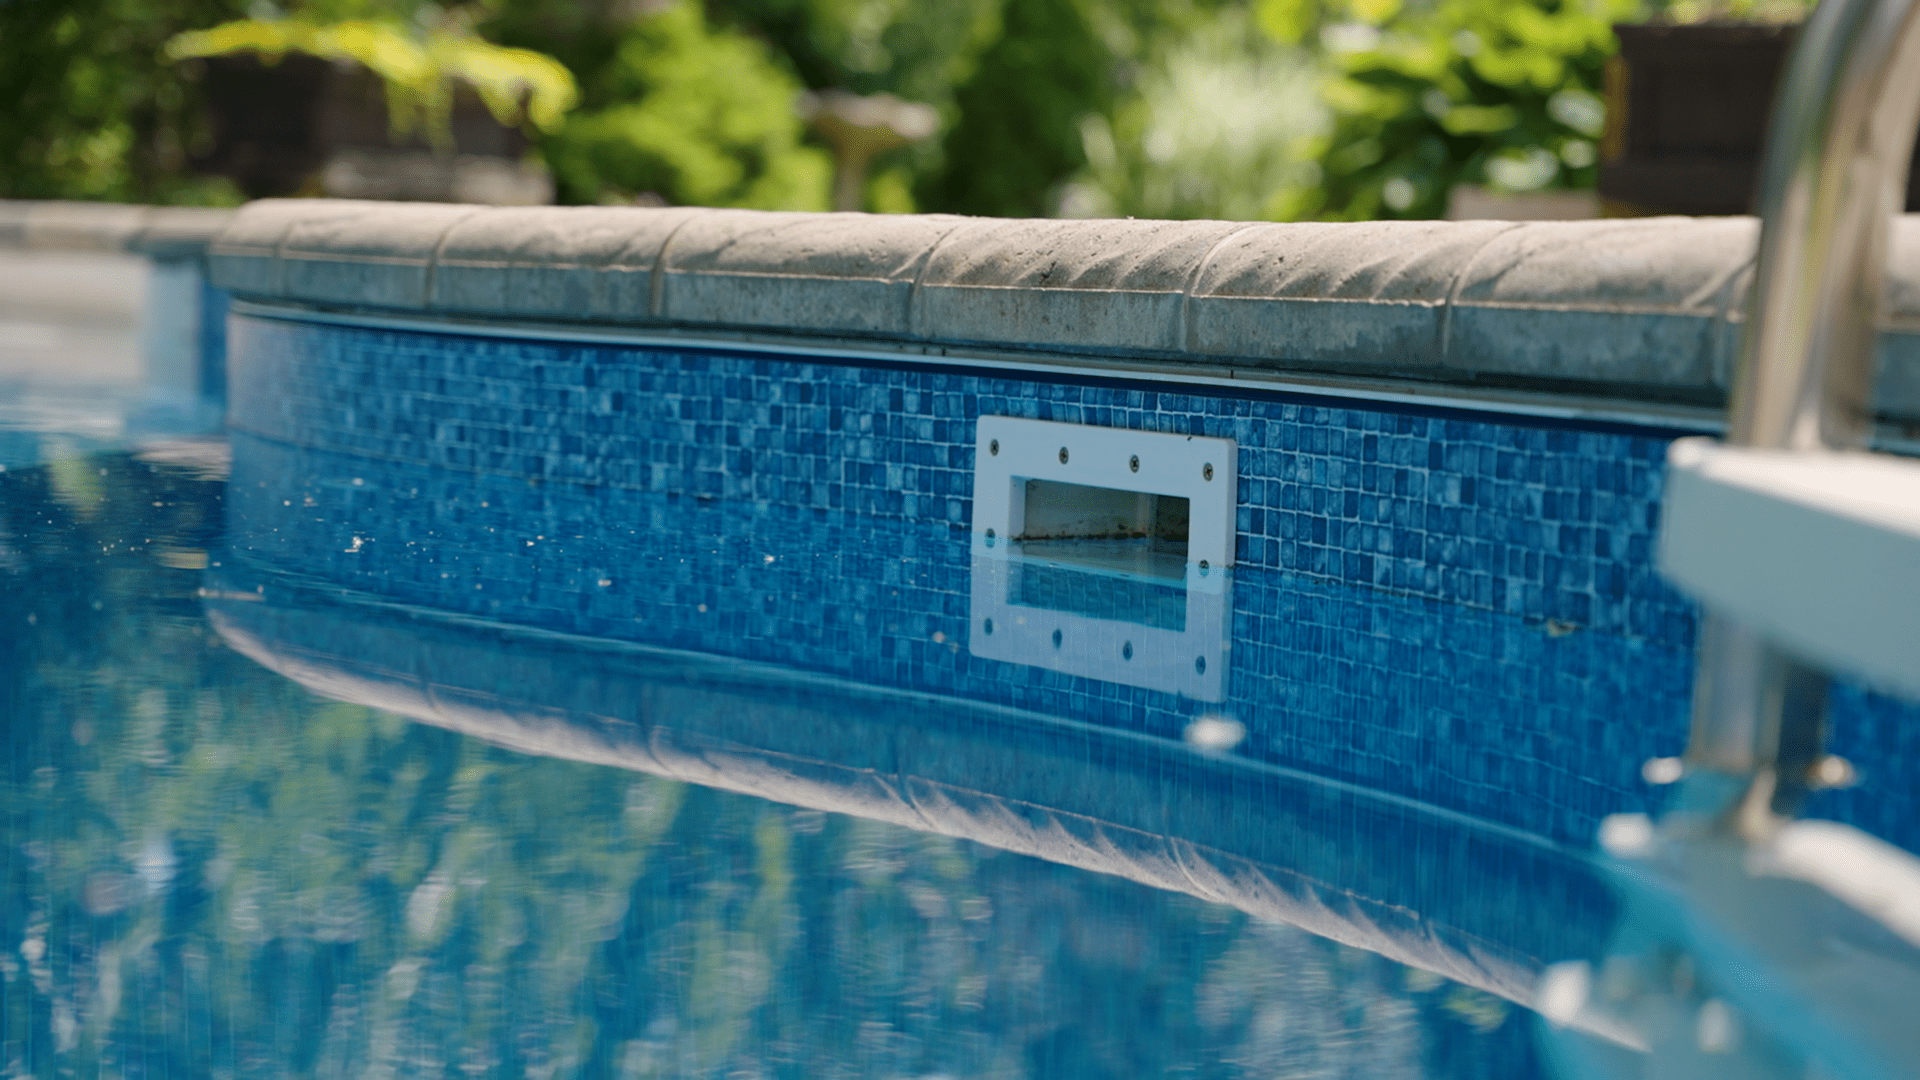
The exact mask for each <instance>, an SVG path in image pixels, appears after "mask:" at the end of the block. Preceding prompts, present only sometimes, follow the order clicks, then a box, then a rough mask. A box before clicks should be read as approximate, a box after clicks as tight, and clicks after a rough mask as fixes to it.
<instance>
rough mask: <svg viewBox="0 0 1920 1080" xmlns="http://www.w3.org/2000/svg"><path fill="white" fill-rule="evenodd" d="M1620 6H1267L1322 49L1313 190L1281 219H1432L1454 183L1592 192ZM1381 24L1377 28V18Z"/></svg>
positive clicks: (1286, 32) (1480, 1)
mask: <svg viewBox="0 0 1920 1080" xmlns="http://www.w3.org/2000/svg"><path fill="white" fill-rule="evenodd" d="M1633 6H1634V5H1633V3H1632V0H1591V2H1589V0H1440V2H1439V3H1436V4H1434V5H1433V6H1431V7H1425V8H1420V9H1416V10H1412V11H1408V12H1404V13H1402V12H1400V11H1399V10H1398V8H1399V4H1398V0H1352V2H1351V3H1349V4H1346V5H1344V6H1343V7H1341V8H1310V7H1308V6H1307V5H1306V4H1303V3H1299V2H1298V0H1268V2H1267V3H1265V4H1264V5H1263V6H1262V9H1261V21H1262V25H1263V26H1265V27H1266V28H1267V29H1268V31H1269V32H1270V33H1274V34H1276V35H1280V36H1293V37H1298V36H1300V35H1304V34H1307V33H1310V32H1313V31H1315V30H1317V31H1318V33H1319V36H1320V38H1321V40H1322V41H1323V42H1324V43H1325V44H1326V45H1327V47H1328V53H1329V56H1328V60H1327V62H1328V64H1329V65H1330V68H1331V71H1330V74H1329V76H1328V81H1327V83H1326V86H1325V88H1324V90H1323V94H1324V97H1325V100H1326V101H1327V103H1328V105H1329V106H1330V107H1331V108H1332V111H1333V126H1332V130H1331V132H1330V133H1329V134H1328V136H1327V137H1326V139H1325V141H1324V143H1323V144H1322V145H1321V148H1320V150H1319V152H1318V154H1317V155H1316V157H1317V159H1318V162H1319V166H1320V170H1321V177H1320V184H1319V186H1318V187H1316V188H1312V189H1306V190H1303V191H1302V192H1301V196H1300V198H1299V199H1298V200H1297V201H1296V202H1295V203H1294V205H1292V206H1288V207H1285V208H1283V210H1282V214H1281V216H1287V217H1323V218H1332V219H1346V220H1359V219H1368V218H1376V217H1411V218H1422V217H1441V216H1443V215H1444V214H1445V212H1446V205H1447V196H1448V194H1449V192H1450V191H1451V190H1452V188H1453V186H1454V185H1455V184H1459V183H1485V184H1489V185H1490V186H1492V187H1494V188H1496V189H1499V190H1506V191H1533V190H1540V189H1545V188H1569V187H1571V188H1584V187H1592V186H1593V184H1594V182H1595V180H1596V178H1597V171H1596V163H1597V160H1598V153H1597V150H1596V146H1595V140H1596V139H1598V137H1599V135H1600V129H1601V126H1602V123H1603V121H1604V108H1603V106H1602V103H1601V99H1600V97H1599V92H1600V87H1601V69H1602V66H1603V65H1604V64H1605V62H1606V59H1607V57H1608V56H1610V55H1611V54H1612V53H1613V51H1614V48H1615V43H1614V39H1613V31H1612V29H1611V24H1612V23H1613V22H1614V21H1616V20H1618V19H1622V18H1625V17H1627V16H1629V15H1630V14H1631V13H1632V11H1633ZM1376 24H1384V25H1376Z"/></svg>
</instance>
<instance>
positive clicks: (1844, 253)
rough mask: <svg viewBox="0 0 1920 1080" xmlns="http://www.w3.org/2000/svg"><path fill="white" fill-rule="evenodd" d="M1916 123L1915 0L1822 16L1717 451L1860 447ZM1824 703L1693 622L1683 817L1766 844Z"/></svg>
mask: <svg viewBox="0 0 1920 1080" xmlns="http://www.w3.org/2000/svg"><path fill="white" fill-rule="evenodd" d="M1916 125H1920V0H1823V2H1822V3H1821V4H1820V6H1819V8H1818V9H1817V10H1815V12H1814V13H1813V16H1812V17H1811V18H1810V19H1809V20H1808V21H1807V24H1806V25H1805V27H1804V28H1802V30H1801V32H1800V38H1799V41H1798V42H1797V43H1796V44H1795V46H1794V50H1793V54H1792V57H1791V59H1790V60H1789V62H1788V67H1787V71H1786V74H1785V77H1784V78H1783V80H1782V81H1781V84H1780V89H1779V91H1778V94H1777V97H1776V100H1775V103H1774V111H1773V122H1772V127H1771V130H1770V132H1769V135H1768V145H1767V155H1766V161H1765V164H1764V168H1763V171H1762V173H1761V189H1760V216H1761V230H1760V253H1759V261H1758V265H1757V267H1756V271H1755V276H1754V287H1753V295H1752V300H1751V303H1750V304H1749V306H1748V311H1747V324H1746V328H1745V334H1744V336H1743V339H1742V342H1741V351H1740V361H1739V366H1738V369H1737V371H1736V374H1735V381H1734V387H1733V396H1732V402H1731V404H1730V406H1729V410H1728V412H1729V415H1728V424H1727V436H1726V441H1727V442H1728V443H1729V444H1732V445H1735V446H1746V447H1753V448H1757V449H1768V450H1838V449H1851V448H1858V447H1861V446H1863V445H1864V444H1865V443H1866V441H1867V438H1868V436H1869V435H1870V434H1871V432H1872V427H1873V413H1872V404H1871V403H1872V388H1873V357H1874V341H1875V333H1876V330H1877V327H1878V323H1879V321H1880V312H1881V304H1882V302H1883V299H1882V298H1883V295H1884V292H1885V283H1886V266H1887V253H1888V247H1889V234H1890V233H1891V231H1892V227H1893V219H1894V215H1896V214H1898V213H1899V212H1900V210H1901V206H1902V201H1903V198H1904V195H1905V187H1906V184H1905V181H1906V174H1907V164H1908V162H1909V161H1910V159H1911V156H1912V152H1913V142H1914V131H1915V127H1916ZM1782 572H1783V573H1791V572H1792V568H1790V567H1783V568H1782ZM1825 698H1826V693H1825V677H1824V676H1823V675H1821V674H1820V673H1818V672H1816V671H1813V670H1811V669H1810V668H1808V667H1806V666H1805V665H1803V664H1801V663H1800V662H1798V661H1796V660H1795V659H1793V658H1792V657H1790V656H1787V655H1785V654H1783V653H1781V652H1780V651H1778V650H1777V649H1775V648H1774V647H1773V646H1771V645H1769V644H1768V643H1767V642H1766V641H1765V640H1764V639H1762V638H1761V637H1760V636H1759V635H1758V634H1755V633H1754V632H1752V631H1751V630H1749V629H1748V628H1746V627H1743V626H1740V625H1738V624H1737V623H1735V622H1733V621H1732V620H1729V619H1727V618H1725V617H1723V616H1715V615H1713V614H1712V613H1709V614H1708V617H1707V620H1706V623H1705V625H1704V626H1703V627H1702V632H1701V645H1700V667H1699V674H1698V676H1697V680H1696V682H1695V687H1694V713H1693V731H1692V736H1691V741H1690V743H1689V746H1688V749H1687V761H1688V764H1689V766H1690V768H1692V769H1695V770H1701V771H1704V772H1706V773H1707V774H1709V775H1708V777H1705V778H1702V779H1703V780H1705V781H1706V782H1704V783H1702V782H1699V781H1694V782H1692V783H1691V787H1692V798H1691V799H1690V800H1685V801H1683V806H1684V805H1686V804H1687V802H1691V804H1692V807H1693V808H1694V809H1696V810H1711V811H1714V812H1715V813H1717V814H1719V815H1720V817H1719V820H1720V821H1722V822H1723V823H1725V824H1726V825H1729V826H1731V827H1732V828H1733V829H1734V830H1736V831H1738V832H1742V833H1745V834H1748V835H1752V834H1754V833H1757V832H1764V831H1766V830H1767V829H1768V828H1770V827H1771V823H1772V822H1774V821H1776V820H1777V819H1778V815H1779V814H1780V813H1784V812H1790V811H1791V805H1792V803H1793V801H1794V797H1795V796H1796V795H1797V794H1798V793H1799V792H1801V791H1803V790H1804V789H1805V787H1806V786H1807V783H1808V772H1809V770H1810V769H1812V768H1813V767H1814V766H1815V765H1816V763H1817V761H1818V759H1819V756H1820V746H1821V742H1822V738H1821V728H1822V726H1823V723H1824V719H1823V714H1824V709H1825ZM1716 777H1717V780H1716V779H1715V778H1716Z"/></svg>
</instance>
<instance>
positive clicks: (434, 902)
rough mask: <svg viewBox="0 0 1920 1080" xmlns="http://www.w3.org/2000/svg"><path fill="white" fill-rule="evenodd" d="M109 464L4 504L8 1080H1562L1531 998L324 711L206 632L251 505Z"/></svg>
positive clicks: (332, 704)
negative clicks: (1530, 1022)
mask: <svg viewBox="0 0 1920 1080" xmlns="http://www.w3.org/2000/svg"><path fill="white" fill-rule="evenodd" d="M85 462H86V467H85V468H79V467H69V468H68V469H67V473H66V474H65V478H64V479H62V478H61V475H60V474H57V473H56V472H54V471H51V470H47V469H25V470H16V471H13V472H9V473H6V474H0V490H3V491H4V497H3V498H0V506H3V507H4V513H5V519H4V530H5V531H4V540H3V541H0V542H3V543H4V545H5V547H4V552H0V558H4V562H5V567H6V573H5V574H4V576H0V582H4V585H0V588H4V589H5V606H4V610H5V611H6V612H7V613H8V614H7V618H8V619H9V620H10V622H11V624H12V632H10V633H8V634H6V635H0V671H4V672H5V676H6V677H5V679H4V690H3V691H0V693H4V695H5V696H4V698H0V701H4V704H5V706H6V708H5V713H4V715H5V727H6V737H7V739H8V743H9V746H8V749H9V754H8V756H7V761H8V766H7V771H6V773H5V774H4V775H5V779H4V791H3V792H0V806H3V807H4V814H5V817H4V826H3V828H4V833H5V837H4V839H5V844H6V851H7V856H6V858H7V862H6V868H7V875H8V889H7V894H6V895H7V899H6V901H5V903H4V905H3V906H0V936H3V938H4V940H5V941H6V942H8V943H17V944H13V945H11V947H10V948H9V949H8V950H7V951H6V952H5V953H4V954H0V955H4V957H5V959H4V960H0V975H4V979H5V983H4V995H5V997H4V1007H3V1008H0V1053H4V1056H5V1059H6V1061H7V1063H8V1067H9V1069H10V1070H11V1071H14V1072H18V1073H22V1074H26V1075H55V1074H67V1073H72V1074H76V1075H106V1074H119V1075H142V1076H145V1075H161V1074H167V1075H231V1076H251V1075H261V1074H267V1073H272V1074H275V1075H281V1074H294V1075H322V1076H334V1075H428V1074H432V1075H441V1074H447V1073H452V1072H455V1071H460V1072H465V1073H469V1074H475V1075H549V1076H571V1075H590V1076H626V1075H630V1076H648V1075H715V1076H718V1075H729V1076H731V1075H747V1076H753V1075H759V1076H776V1075H779V1076H836V1075H845V1076H929V1075H949V1076H956V1077H957V1076H1041V1075H1046V1076H1056V1075H1057V1076H1089V1077H1098V1076H1131V1075H1142V1074H1151V1073H1162V1074H1165V1073H1172V1074H1191V1075H1213V1076H1235V1075H1251V1074H1264V1073H1271V1072H1273V1071H1281V1070H1284V1071H1287V1072H1292V1073H1297V1074H1301V1075H1321V1076H1353V1077H1360V1076H1369V1077H1371V1076H1462V1077H1466V1076H1487V1075H1502V1076H1525V1075H1529V1074H1531V1073H1532V1072H1533V1071H1534V1068H1535V1066H1534V1057H1533V1054H1534V1051H1533V1049H1532V1044H1531V1042H1530V1039H1529V1037H1528V1031H1527V1022H1526V1020H1525V1017H1524V1014H1523V1012H1522V1011H1521V1010H1518V1009H1516V1008H1515V1007H1513V1006H1512V1005H1510V1004H1509V1003H1507V1002H1506V1001H1504V1000H1502V999H1501V998H1499V997H1497V996H1495V995H1493V994H1490V993H1487V992H1485V991H1482V990H1476V989H1473V988H1471V987H1468V986H1465V985H1462V984H1460V983H1457V982H1453V981H1449V980H1446V979H1443V978H1441V977H1439V976H1434V975H1429V974H1427V973H1426V972H1423V971H1420V970H1418V969H1415V968H1410V967H1405V966H1402V965H1400V964H1396V963H1393V962H1391V961H1388V960H1386V959H1383V958H1381V957H1379V956H1376V955H1373V954H1371V953H1368V952H1366V951H1363V950H1361V949H1357V948H1353V947H1349V946H1345V945H1340V944H1336V943H1334V942H1332V941H1329V940H1327V939H1324V938H1320V937H1315V936H1313V935H1311V934H1309V933H1307V932H1306V931H1304V930H1300V929H1297V928H1294V927H1290V926H1286V925H1281V924H1277V923H1274V922H1270V921H1262V920H1258V919H1255V918H1252V917H1249V916H1248V915H1246V914H1244V913H1242V912H1240V911H1237V910H1235V909H1234V908H1232V907H1230V906H1227V905H1224V904H1219V903H1210V902H1208V901H1205V900H1202V899H1198V898H1195V897H1192V896H1188V895H1184V894H1182V893H1177V892H1169V891H1165V890H1161V889H1153V888H1148V887H1146V886H1144V885H1142V884H1139V883H1137V882H1134V881H1128V880H1124V879H1121V878H1118V877H1114V876H1110V875H1103V874H1098V873H1090V872H1088V871H1087V870H1084V869H1079V868H1075V867H1070V866H1061V865H1054V864H1050V863H1048V862H1045V861H1042V860H1040V859H1036V858H1031V857H1028V856H1024V855H1019V854H1013V853H1006V852H999V851H996V850H995V849H994V848H993V847H990V846H987V845H984V844H981V843H977V842H973V841H969V840H965V839H957V838H953V837H949V836H942V835H937V834H934V833H929V832H924V831H916V830H912V829H908V828H906V827H903V826H901V825H897V824H889V823H886V822H882V821H874V820H863V819H861V818H857V817H852V816H848V815H844V814H835V813H826V812H822V811H820V810H817V809H807V808H794V807H791V806H783V805H779V804H776V803H774V802H770V801H767V800H764V799H760V798H756V797H753V796H750V795H745V794H739V793H736V792H731V791H725V790H718V789H713V788H707V787H703V786H700V785H697V784H689V783H685V782H681V781H676V780H671V779H664V778H658V777H650V776H646V775H642V774H639V773H636V772H633V771H629V770H626V769H621V768H615V767H609V766H606V765H595V764H589V763H583V762H579V761H572V760H564V759H561V758H556V757H550V756H539V755H534V754H524V753H518V752H515V751H513V750H509V749H505V748H502V747H500V746H497V745H492V744H489V743H487V742H484V741H481V740H480V739H477V738H473V737H470V736H466V735H462V734H459V733H456V732H452V731H448V730H443V729H441V728H437V727H434V726H430V725H426V724H418V723H412V722H409V721H407V720H405V719H402V718H400V717H399V716H396V715H394V714H392V713H388V712H382V711H380V710H376V709H372V708H368V707H366V706H364V705H356V704H350V703H345V702H340V701H333V700H327V699H325V698H322V697H320V696H317V695H315V694H313V693H311V692H309V691H308V690H307V689H305V688H303V687H302V686H300V685H299V684H297V683H295V682H293V681H291V680H289V679H286V678H283V677H281V676H279V675H276V674H274V673H272V672H269V671H268V670H266V669H264V668H262V667H260V666H259V665H257V664H255V663H254V662H253V661H251V660H249V659H247V658H246V657H244V656H242V655H240V654H239V653H237V652H235V651H233V650H231V649H229V648H227V647H226V646H225V645H224V644H223V643H222V641H221V639H220V638H219V637H218V636H217V634H216V633H215V632H214V630H213V629H212V628H211V627H210V626H209V624H208V623H207V621H206V619H205V617H204V614H203V604H205V603H207V602H208V598H207V597H205V596H203V595H202V594H203V592H205V591H207V590H208V589H209V585H208V582H209V580H210V579H209V578H207V577H205V576H204V575H203V574H202V572H201V571H200V570H199V569H197V566H198V565H199V559H196V558H195V553H198V554H199V555H200V556H201V557H202V558H204V557H207V556H208V553H213V556H212V557H213V558H214V560H215V561H218V552H219V550H220V548H219V546H218V545H219V542H220V539H221V528H222V527H221V519H222V506H223V498H224V494H225V493H224V490H223V485H222V484H221V483H219V482H218V481H216V480H209V479H205V478H201V477H199V476H197V475H195V474H193V473H191V472H188V471H186V470H182V469H180V468H177V467H173V466H167V465H156V464H152V463H148V462H142V461H138V460H132V459H128V458H125V457H99V458H89V459H85ZM103 470H104V471H103ZM216 586H217V587H216V588H215V589H214V591H216V592H218V591H224V592H225V593H226V594H227V596H226V598H225V599H224V600H222V599H221V598H220V597H214V598H213V600H212V602H213V603H215V604H216V605H218V604H221V603H224V604H225V605H226V606H227V607H228V608H229V609H234V610H243V611H252V610H255V609H256V608H257V609H258V610H261V611H265V610H266V609H267V608H268V607H270V606H271V602H270V601H267V600H261V601H248V600H241V599H236V598H235V597H238V596H243V595H245V594H246V592H247V590H246V589H245V588H244V586H243V584H242V583H241V581H240V579H238V578H235V577H227V578H221V579H217V581H216ZM265 594H266V590H265V588H264V586H263V587H262V588H261V591H260V592H256V593H254V595H256V596H264V595H265ZM363 621H365V622H367V623H369V624H378V623H380V622H381V620H380V619H379V618H377V617H374V616H371V615H369V616H368V617H366V618H365V619H363ZM389 621H390V622H398V621H399V620H397V619H396V620H389ZM562 652H563V653H564V652H565V650H562ZM521 655H525V654H524V652H508V653H505V654H501V656H502V660H501V663H499V664H497V665H496V666H497V667H500V668H502V669H503V670H504V669H505V668H507V667H509V666H510V663H511V661H512V660H513V658H514V657H516V656H521ZM568 655H573V656H574V658H575V661H576V662H577V663H579V664H581V665H583V666H582V667H580V668H579V669H578V670H579V671H581V672H591V671H593V670H596V668H597V667H598V666H603V665H601V662H600V661H598V660H596V659H594V658H593V657H592V656H587V657H586V658H585V659H581V657H580V655H579V654H578V653H572V654H568ZM604 666H606V667H607V668H608V669H609V670H612V669H613V668H617V666H618V665H617V664H616V663H615V662H614V661H612V660H608V661H606V662H605V665H604ZM533 719H538V718H537V717H535V718H533ZM684 719H685V718H682V720H683V721H684ZM1073 745H1080V744H1073ZM1086 745H1088V746H1093V745H1094V744H1091V743H1090V744H1086ZM1064 752H1068V753H1071V752H1074V751H1072V750H1071V748H1069V750H1068V751H1064ZM1108 756H1111V755H1108ZM1091 758H1100V755H1099V754H1091V753H1090V759H1091ZM1101 760H1104V759H1101ZM1101 760H1094V761H1092V764H1095V765H1099V764H1101ZM1155 760H1156V761H1157V760H1159V759H1155ZM1152 767H1153V768H1158V767H1159V766H1158V765H1154V766H1152Z"/></svg>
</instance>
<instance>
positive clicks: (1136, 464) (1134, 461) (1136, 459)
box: [1127, 454, 1140, 472]
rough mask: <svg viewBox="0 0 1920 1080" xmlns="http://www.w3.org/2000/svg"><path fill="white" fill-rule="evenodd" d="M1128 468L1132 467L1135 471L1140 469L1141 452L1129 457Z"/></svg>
mask: <svg viewBox="0 0 1920 1080" xmlns="http://www.w3.org/2000/svg"><path fill="white" fill-rule="evenodd" d="M1127 468H1129V469H1132V470H1133V471H1134V472H1139V471H1140V455H1139V454H1135V455H1133V456H1132V457H1130V458H1128V459H1127Z"/></svg>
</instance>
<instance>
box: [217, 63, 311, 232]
mask: <svg viewBox="0 0 1920 1080" xmlns="http://www.w3.org/2000/svg"><path fill="white" fill-rule="evenodd" d="M204 63H205V65H206V75H205V77H204V78H203V79H202V81H201V88H202V92H203V94H204V96H205V100H206V103H207V119H208V126H209V127H210V128H212V130H213V148H212V149H211V150H210V151H208V152H207V153H206V154H205V155H204V156H202V157H198V158H195V159H194V162H193V166H194V170H195V171H196V172H200V173H202V174H205V175H208V176H224V177H227V178H228V179H230V180H232V181H233V182H234V183H235V184H236V185H238V186H239V188H240V190H241V191H242V192H243V193H245V194H246V196H247V197H248V198H250V199H260V198H267V197H269V196H273V195H292V194H294V193H296V192H298V191H300V190H301V188H302V187H304V186H306V185H307V183H308V181H309V179H310V178H311V177H312V176H314V175H315V174H316V173H317V172H318V171H319V169H320V166H321V164H322V163H323V162H325V161H326V156H327V155H326V148H325V146H324V145H323V144H322V141H321V138H320V123H319V121H320V99H321V96H322V95H323V94H324V93H325V92H326V88H327V82H328V80H329V76H331V75H332V74H333V65H332V64H329V63H327V62H326V61H325V60H321V59H318V58H317V57H312V56H303V55H300V54H298V53H293V54H290V55H287V56H283V57H281V58H280V61H279V63H275V64H265V63H262V62H261V61H260V60H259V59H257V58H255V57H252V56H215V57H210V58H208V59H207V60H205V61H204Z"/></svg>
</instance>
